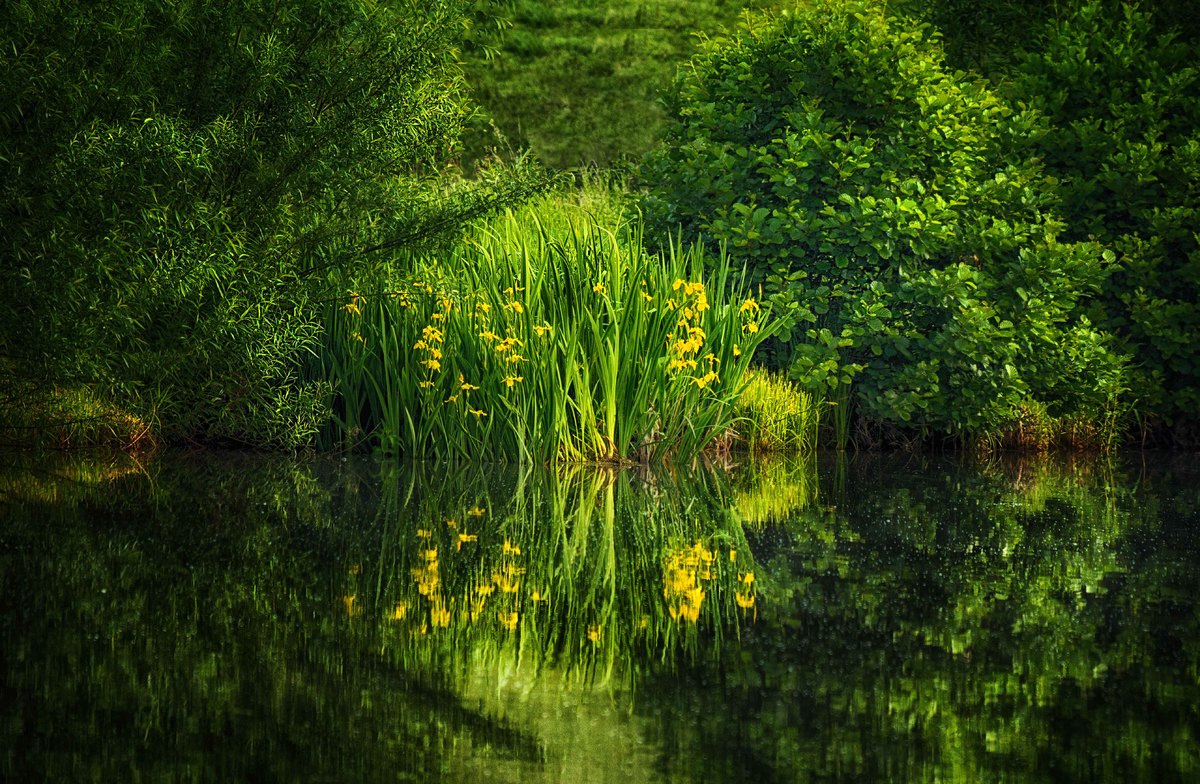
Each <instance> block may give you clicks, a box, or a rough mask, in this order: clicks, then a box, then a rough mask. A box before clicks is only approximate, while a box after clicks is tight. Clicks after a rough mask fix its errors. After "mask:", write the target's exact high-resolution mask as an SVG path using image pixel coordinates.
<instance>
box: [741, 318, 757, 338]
mask: <svg viewBox="0 0 1200 784" xmlns="http://www.w3.org/2000/svg"><path fill="white" fill-rule="evenodd" d="M742 331H743V332H749V333H750V334H751V335H753V334H754V333H755V332H758V324H755V323H754V322H753V321H751V322H749V323H748V324H746V325H745V326H743V327H742Z"/></svg>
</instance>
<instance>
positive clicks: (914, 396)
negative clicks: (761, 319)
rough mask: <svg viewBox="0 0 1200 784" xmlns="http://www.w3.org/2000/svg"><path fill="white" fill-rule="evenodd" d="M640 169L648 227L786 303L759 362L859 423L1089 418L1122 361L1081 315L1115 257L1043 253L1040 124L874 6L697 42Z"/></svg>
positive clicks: (816, 12)
mask: <svg viewBox="0 0 1200 784" xmlns="http://www.w3.org/2000/svg"><path fill="white" fill-rule="evenodd" d="M666 104H667V109H668V114H669V116H670V118H671V119H670V122H669V124H668V127H667V130H666V135H665V139H664V143H663V144H662V147H661V148H660V149H659V150H658V151H657V152H655V153H653V154H652V155H651V156H649V157H648V158H647V160H646V161H645V163H644V165H643V168H642V170H641V176H642V180H643V182H644V185H645V187H646V189H647V194H646V197H645V199H644V200H643V203H642V209H643V210H644V213H645V215H646V218H647V221H648V223H649V224H650V226H651V227H653V229H654V230H655V231H657V232H658V234H659V236H663V237H665V236H667V235H668V234H670V233H672V232H683V233H684V234H685V235H686V234H693V233H695V234H700V235H702V236H704V237H705V238H706V239H707V240H708V241H710V242H712V243H714V244H724V245H725V246H727V247H728V249H729V252H730V253H731V254H733V255H734V257H735V258H737V259H739V260H740V261H742V262H743V263H745V264H746V265H748V266H749V269H750V275H751V279H752V280H753V282H754V283H755V284H756V285H761V286H762V287H763V290H764V292H765V293H766V294H767V295H769V296H770V297H771V298H772V299H773V300H774V302H775V304H776V308H777V311H776V312H789V313H790V316H791V322H792V325H793V328H792V329H791V331H790V334H786V333H785V334H784V335H782V336H781V338H780V339H779V341H778V342H777V344H776V345H775V356H774V362H775V363H776V364H778V365H780V366H784V367H787V368H788V369H789V370H790V373H791V375H792V377H793V378H795V379H797V380H799V381H801V382H803V383H805V384H806V385H808V387H809V388H811V389H813V390H814V391H818V392H823V393H826V394H832V395H834V396H838V397H840V396H841V395H842V389H844V387H845V385H851V389H852V390H853V400H854V402H855V403H856V404H857V406H858V407H859V410H860V411H861V412H862V413H863V414H865V415H866V416H867V417H868V418H869V419H872V420H875V421H883V422H892V423H899V424H903V425H910V426H914V427H918V428H928V429H934V430H939V431H947V432H956V433H984V432H988V431H991V430H995V429H998V428H1002V427H1004V426H1005V424H1006V423H1008V422H1009V421H1011V420H1012V418H1013V417H1014V416H1015V415H1016V412H1017V410H1018V408H1019V406H1020V405H1021V404H1022V403H1023V402H1024V401H1037V402H1039V403H1040V404H1044V405H1045V406H1046V407H1047V410H1048V411H1049V412H1050V413H1051V415H1054V416H1062V415H1079V414H1081V413H1084V414H1087V413H1089V412H1091V413H1094V414H1096V415H1097V416H1098V415H1100V414H1101V413H1102V412H1104V411H1106V410H1107V409H1108V408H1110V407H1111V406H1113V405H1114V404H1115V402H1116V400H1117V399H1118V395H1119V394H1120V393H1121V391H1122V389H1123V386H1124V364H1123V359H1122V358H1121V357H1119V356H1117V355H1116V354H1114V353H1113V351H1112V350H1111V349H1110V347H1109V339H1108V337H1107V336H1106V335H1105V334H1104V333H1102V332H1100V331H1098V330H1097V329H1096V328H1095V327H1093V326H1092V324H1091V323H1089V321H1088V319H1087V318H1086V317H1085V315H1084V313H1083V310H1082V308H1081V302H1082V300H1084V299H1085V298H1087V297H1089V296H1091V295H1093V294H1094V293H1095V292H1096V291H1098V289H1099V287H1100V286H1101V285H1102V284H1103V282H1104V278H1105V274H1106V268H1107V265H1108V264H1109V263H1110V262H1111V260H1112V254H1111V253H1106V252H1105V251H1104V250H1103V249H1102V248H1101V247H1100V246H1098V245H1096V244H1092V243H1064V242H1061V241H1059V236H1060V234H1061V233H1062V231H1063V224H1062V222H1061V221H1060V220H1059V218H1058V213H1057V210H1058V203H1057V191H1056V188H1055V183H1054V181H1053V180H1052V179H1050V178H1049V177H1048V176H1047V175H1046V174H1045V172H1044V171H1043V168H1042V165H1041V163H1040V162H1039V161H1038V159H1037V157H1036V149H1037V144H1038V142H1039V140H1040V139H1041V137H1042V136H1043V135H1044V134H1045V133H1046V130H1047V129H1046V123H1045V121H1044V120H1043V118H1042V117H1041V116H1040V115H1039V114H1037V113H1035V112H1033V111H1030V110H1027V109H1025V108H1023V107H1014V106H1010V105H1009V104H1008V103H1006V102H1005V101H1004V100H1002V99H1001V98H1000V97H999V96H998V95H996V94H995V93H994V92H993V91H992V90H989V89H988V88H987V87H986V86H985V85H984V84H983V83H982V82H981V81H978V80H974V79H971V78H969V77H968V76H966V75H964V74H962V73H959V72H952V71H950V70H948V69H947V68H946V67H945V66H944V65H943V56H942V51H941V48H940V46H939V41H938V38H937V36H936V35H934V34H932V33H931V32H930V30H929V28H928V27H925V26H922V25H920V24H918V23H916V22H910V21H904V20H896V19H889V18H887V17H886V16H885V15H884V13H883V11H882V10H880V9H879V7H878V6H877V5H876V4H869V3H862V2H853V1H847V2H834V1H833V0H827V1H826V2H816V3H813V4H812V5H811V6H806V7H801V8H798V9H797V10H794V11H790V12H789V11H785V12H781V13H778V14H776V15H764V16H758V17H754V18H752V19H750V20H749V21H748V22H747V23H746V25H745V26H744V27H743V28H742V29H741V30H740V31H739V32H738V33H737V34H736V35H735V36H734V37H732V38H729V39H723V40H717V41H711V42H708V43H706V44H705V45H703V47H702V49H701V50H700V52H699V53H698V54H697V55H696V56H695V57H694V59H693V60H692V62H691V64H690V65H689V66H688V67H685V68H683V69H681V70H680V72H679V74H678V76H677V78H676V80H675V82H674V85H673V87H672V89H671V91H670V92H669V94H668V95H667V97H666Z"/></svg>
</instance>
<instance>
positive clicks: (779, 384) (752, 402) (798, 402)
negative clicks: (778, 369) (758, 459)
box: [736, 368, 821, 452]
mask: <svg viewBox="0 0 1200 784" xmlns="http://www.w3.org/2000/svg"><path fill="white" fill-rule="evenodd" d="M820 409H821V406H820V403H818V401H816V400H815V399H814V398H813V395H812V394H810V393H809V392H806V391H805V390H803V389H801V388H800V387H799V386H798V385H796V384H795V383H793V382H791V381H789V380H788V379H786V378H784V377H782V376H780V375H778V374H775V373H771V372H769V371H767V370H765V369H763V368H750V369H749V371H748V372H747V373H746V385H745V387H744V388H743V390H742V394H741V395H740V396H739V397H738V400H737V405H736V412H737V417H738V442H739V443H741V444H744V445H745V447H746V448H747V449H749V450H750V451H751V452H811V451H813V450H814V449H815V448H816V445H817V429H818V427H819V425H820V422H821V412H820Z"/></svg>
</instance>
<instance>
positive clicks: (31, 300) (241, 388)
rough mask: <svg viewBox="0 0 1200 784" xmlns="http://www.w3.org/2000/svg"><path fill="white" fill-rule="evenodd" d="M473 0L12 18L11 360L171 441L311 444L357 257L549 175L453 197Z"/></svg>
mask: <svg viewBox="0 0 1200 784" xmlns="http://www.w3.org/2000/svg"><path fill="white" fill-rule="evenodd" d="M462 5H463V3H462V2H459V0H435V1H433V2H420V3H418V2H408V1H403V2H399V3H388V4H379V3H374V2H367V1H366V0H364V1H362V2H357V1H355V2H327V1H326V0H291V1H290V2H284V3H280V2H263V1H262V0H236V1H235V2H232V3H223V4H219V5H213V4H205V3H191V2H181V1H177V0H170V1H168V2H145V1H143V0H120V2H114V3H103V4H99V3H87V4H78V3H64V2H53V1H51V2H20V1H18V2H12V3H5V4H4V7H3V10H0V40H3V41H4V42H5V43H4V46H3V47H0V71H2V72H3V73H4V79H3V80H0V226H3V228H2V229H0V231H2V232H3V233H2V234H0V259H3V265H4V268H3V271H2V273H0V302H3V305H2V306H0V358H7V359H8V360H9V363H8V364H6V366H5V367H7V368H8V369H10V370H11V376H10V377H9V378H8V379H7V380H9V381H11V382H13V383H16V382H17V381H20V380H25V381H28V380H32V379H36V380H38V381H40V382H42V384H43V388H44V389H45V390H49V389H52V388H53V387H54V386H55V385H63V386H66V387H74V386H79V385H83V386H87V387H89V388H90V389H91V390H92V392H93V393H94V394H95V395H97V396H98V397H100V398H102V399H110V400H112V401H113V402H114V404H115V405H117V406H118V407H119V408H121V409H124V410H129V411H130V412H131V413H132V414H133V415H135V416H138V417H140V418H143V419H146V420H148V421H152V422H153V423H154V424H155V425H156V426H157V429H159V430H160V431H162V432H164V433H165V434H166V435H168V436H175V437H209V438H230V439H236V440H239V441H248V442H252V443H260V444H281V445H294V444H298V443H303V442H304V441H306V440H307V439H309V438H311V436H312V434H313V433H314V431H315V429H316V425H317V423H318V422H319V421H320V419H321V418H322V416H323V412H322V410H321V401H322V399H323V398H324V397H325V394H324V392H323V388H322V387H321V385H320V384H319V383H307V384H306V383H304V382H302V381H301V379H300V378H299V376H298V367H299V365H300V361H301V359H302V357H303V355H304V354H305V352H311V351H312V350H313V349H314V347H315V345H316V340H317V335H318V332H319V329H320V322H319V311H320V308H319V307H317V306H315V304H314V303H315V302H316V301H317V300H319V299H320V298H322V297H323V296H325V295H326V293H327V292H328V291H329V290H330V289H331V287H332V288H333V289H334V290H340V289H341V286H340V285H337V284H338V282H339V281H340V280H341V279H342V278H343V277H344V274H345V272H346V270H347V269H348V268H351V267H359V266H366V265H371V264H378V263H380V262H381V261H386V260H387V259H388V257H389V254H390V253H392V252H393V250H394V249H395V248H397V247H405V246H408V245H411V244H413V243H414V242H415V241H418V240H421V239H429V238H433V237H437V236H441V235H444V234H446V233H451V234H453V233H454V231H455V230H457V229H458V228H459V227H460V226H461V222H462V218H463V217H464V216H470V215H473V214H477V213H478V212H480V211H481V210H482V209H483V208H484V207H486V206H487V205H488V204H490V203H492V202H495V201H505V200H511V199H512V198H515V197H516V196H518V195H520V193H521V192H523V191H524V190H527V188H526V186H527V185H529V184H530V180H529V179H522V178H508V179H500V180H497V181H496V182H494V183H492V184H490V185H488V184H483V185H480V186H476V187H473V188H457V189H455V190H452V191H445V190H437V189H433V188H431V187H430V186H429V185H427V184H426V183H425V182H423V180H422V177H421V176H420V175H422V173H429V172H436V171H439V170H440V168H441V167H442V165H443V162H444V161H445V160H446V159H447V158H448V157H449V156H450V155H451V154H452V152H453V150H454V144H455V139H456V137H457V134H458V132H459V129H460V127H461V125H462V122H463V119H464V117H465V115H466V113H467V111H468V109H467V106H466V103H465V100H464V91H463V89H462V79H461V74H460V70H459V66H458V63H457V60H456V53H455V46H456V44H457V41H458V38H459V34H460V22H461V20H462V16H463V13H462V12H463V9H462Z"/></svg>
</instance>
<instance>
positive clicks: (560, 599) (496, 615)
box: [346, 464, 754, 677]
mask: <svg viewBox="0 0 1200 784" xmlns="http://www.w3.org/2000/svg"><path fill="white" fill-rule="evenodd" d="M439 471H441V469H437V470H434V469H430V468H429V467H428V466H426V465H424V464H415V465H413V466H411V467H409V466H406V467H404V468H398V469H394V470H392V471H390V472H389V474H388V475H387V476H386V477H385V482H384V490H383V503H382V504H381V506H380V515H381V516H382V518H383V519H385V520H393V521H394V520H399V519H404V520H405V523H404V524H403V525H395V526H392V527H390V528H389V529H388V531H387V533H386V534H385V536H384V537H383V539H382V541H381V544H380V549H381V552H380V557H379V559H378V563H377V568H378V572H377V573H376V574H375V575H373V577H372V576H367V575H363V578H362V579H363V580H367V581H369V582H368V583H359V586H361V588H362V589H365V590H362V593H361V594H360V593H359V590H360V589H359V588H356V589H354V591H355V592H354V593H352V594H351V593H348V596H350V595H353V596H355V597H356V598H355V599H354V600H352V603H353V606H352V607H351V606H350V605H349V604H348V605H347V607H346V609H347V611H348V612H350V613H352V614H355V615H358V614H359V613H361V614H362V616H363V619H364V620H367V619H370V620H371V622H372V623H374V624H378V627H379V629H380V634H381V637H382V639H383V640H384V644H385V645H386V646H387V647H389V648H390V649H391V650H392V651H393V652H394V653H395V654H396V655H398V656H400V657H401V658H402V659H405V660H406V661H407V660H412V659H413V658H414V657H415V659H416V660H418V661H420V660H426V661H427V662H428V663H433V662H441V661H442V660H443V659H444V658H445V657H446V656H447V655H451V656H453V655H454V654H455V652H458V653H459V654H460V655H461V654H462V653H464V652H467V651H471V652H473V654H474V656H475V657H476V659H479V657H482V658H483V659H484V660H493V661H495V660H498V659H500V658H501V657H502V655H503V656H511V655H513V654H515V655H517V656H519V657H522V658H524V659H527V660H532V663H533V665H534V666H535V667H536V668H539V669H540V668H542V667H553V668H555V669H559V670H562V671H565V672H574V673H578V674H587V675H589V676H599V677H607V676H608V675H610V674H611V672H612V669H613V666H614V664H615V662H617V661H619V660H622V659H628V658H629V657H630V656H631V655H632V654H633V653H634V652H641V653H653V654H654V655H655V656H665V655H668V654H669V653H670V651H671V650H672V649H673V648H674V647H675V646H677V645H682V646H683V647H684V648H685V649H686V650H690V651H692V652H693V653H694V652H695V647H694V646H695V644H696V641H697V636H696V635H697V629H698V627H702V628H703V629H704V630H706V633H707V634H710V635H711V636H713V637H716V638H719V637H720V635H721V633H722V630H723V629H725V628H730V627H736V623H737V621H736V619H737V617H738V614H739V613H741V612H744V611H746V610H750V609H752V608H753V606H754V585H753V570H752V567H751V566H750V564H751V563H752V562H751V560H750V553H749V550H748V549H747V547H746V545H745V542H744V539H743V538H742V536H741V534H740V529H739V527H738V525H737V523H736V522H735V520H734V518H733V517H732V516H731V515H730V514H729V512H728V501H729V491H728V488H727V487H726V486H725V485H724V482H723V480H722V479H721V478H720V477H719V476H718V475H716V474H714V473H710V472H707V471H700V472H699V474H698V475H692V476H689V477H688V478H687V479H686V480H685V479H683V478H681V477H679V476H672V475H670V474H668V473H665V472H653V473H646V474H643V475H641V476H640V477H635V476H633V475H631V474H630V473H628V472H617V471H610V470H603V469H599V470H598V469H592V468H582V467H580V468H565V469H561V470H559V471H557V472H546V473H545V474H540V473H532V472H529V471H525V472H516V471H514V472H512V473H511V474H508V475H507V476H506V477H504V478H502V479H500V480H497V479H496V478H495V477H489V476H487V475H485V474H480V473H476V474H473V475H465V476H464V475H459V478H460V479H465V482H464V481H452V480H447V479H445V474H444V473H442V474H441V476H442V479H441V481H439V480H438V478H437V477H436V476H434V475H433V474H435V473H438V472H439ZM362 594H366V596H365V597H364V596H363V595H362ZM364 598H365V601H364Z"/></svg>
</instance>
